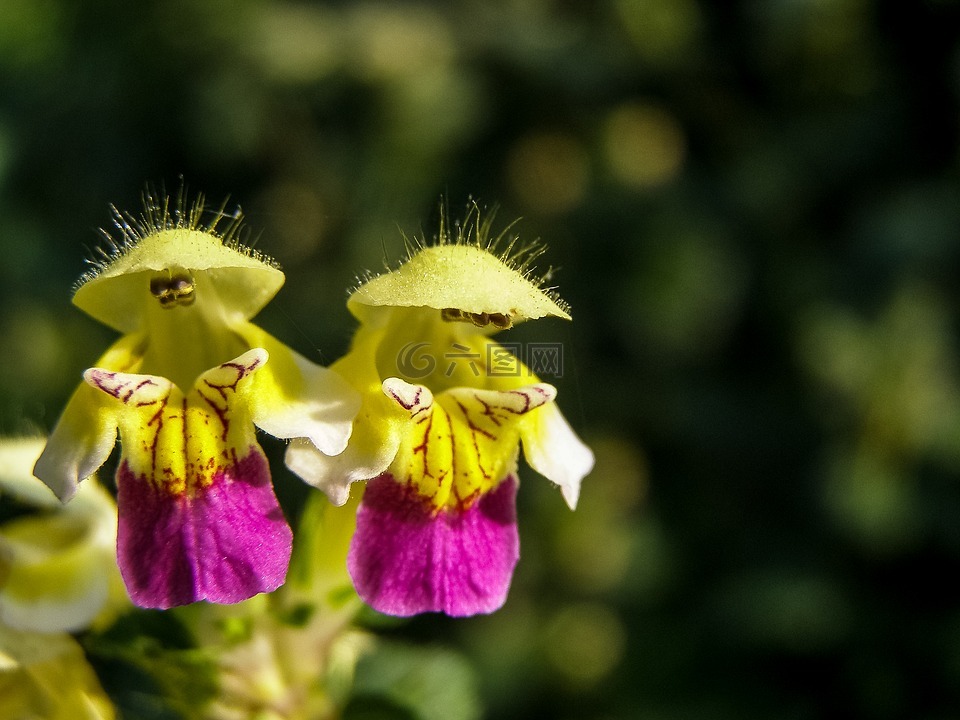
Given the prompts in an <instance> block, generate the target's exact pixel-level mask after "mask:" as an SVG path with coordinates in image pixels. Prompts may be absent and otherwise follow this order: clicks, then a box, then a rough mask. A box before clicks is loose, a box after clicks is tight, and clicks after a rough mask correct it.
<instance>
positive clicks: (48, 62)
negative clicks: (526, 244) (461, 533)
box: [0, 0, 960, 720]
mask: <svg viewBox="0 0 960 720" xmlns="http://www.w3.org/2000/svg"><path fill="white" fill-rule="evenodd" d="M958 28H960V4H958V3H957V2H956V1H952V0H916V2H895V1H893V0H889V1H880V0H775V1H771V2H756V1H747V0H739V1H738V2H732V3H726V4H721V3H708V2H705V1H704V0H596V1H595V2H575V1H573V0H569V1H561V0H492V1H487V0H449V1H448V0H444V1H442V2H441V1H440V0H435V1H433V2H427V1H424V2H409V3H407V2H404V3H391V2H386V1H382V2H372V1H368V2H367V1H365V2H345V1H344V2H326V3H309V2H290V1H287V0H229V1H228V2H223V3H203V2H191V1H189V0H145V1H143V2H136V3H130V2H122V1H121V0H90V1H89V2H82V3H79V2H71V1H69V0H4V2H3V3H2V5H0V257H2V260H0V307H2V313H0V337H2V340H3V345H2V347H3V351H2V356H3V364H2V367H0V433H2V434H4V435H15V434H22V433H32V432H36V431H46V430H49V428H50V427H51V426H52V424H53V422H54V421H55V419H56V416H57V415H58V413H59V411H60V408H61V407H62V406H63V403H64V401H65V399H66V396H67V394H68V392H69V391H70V389H71V388H73V387H74V386H75V385H76V383H77V379H78V377H79V373H80V372H81V371H82V370H83V369H84V368H86V367H88V366H89V364H90V363H91V362H92V361H93V360H94V359H95V356H96V354H97V352H98V349H99V348H101V347H103V346H104V345H105V343H106V342H107V341H108V340H109V339H111V337H112V336H111V335H110V333H109V331H108V330H107V329H105V328H102V327H99V326H97V325H96V324H95V323H94V322H93V321H92V320H90V319H89V318H87V317H85V316H83V315H82V314H81V313H79V312H77V311H75V310H74V309H72V308H71V307H70V305H69V298H70V288H71V283H72V282H73V281H74V280H75V279H76V278H77V277H78V276H79V275H80V273H81V272H82V270H83V267H84V266H83V257H84V253H85V252H87V251H88V250H89V248H91V247H93V246H95V245H96V244H97V242H98V237H97V234H96V232H95V230H94V229H95V228H96V227H98V226H100V225H103V224H105V223H107V222H108V218H109V216H108V212H107V204H108V203H115V204H116V205H117V206H118V207H120V208H122V209H129V210H136V209H137V207H138V206H139V199H138V195H139V192H140V190H141V189H142V188H143V186H144V182H145V181H151V182H158V183H159V182H165V183H166V185H167V187H168V189H171V190H175V189H176V187H178V186H179V184H180V182H181V181H180V178H181V177H183V178H184V180H185V182H186V183H187V185H188V187H189V188H191V189H193V190H198V191H203V192H205V193H206V194H207V195H208V196H209V197H210V198H211V199H212V200H214V201H219V200H220V199H222V198H223V197H224V196H226V195H227V194H229V195H230V196H231V197H232V199H233V200H235V201H237V202H239V203H241V204H242V206H243V208H244V210H245V211H246V213H247V216H248V218H249V226H250V228H251V231H252V235H251V238H250V239H251V240H254V239H256V240H258V247H260V248H261V249H262V250H264V251H265V252H267V253H269V254H270V255H272V256H274V257H275V258H276V259H277V260H278V261H279V262H280V263H281V264H282V265H283V267H284V269H285V271H286V272H287V285H286V286H285V288H284V289H283V290H282V291H281V293H280V296H279V298H278V301H277V302H275V303H274V304H272V305H271V306H270V308H268V310H267V311H265V313H264V314H263V315H262V316H261V318H260V323H261V324H262V325H263V326H264V327H266V328H267V329H268V330H270V331H271V332H273V333H274V334H276V335H278V336H280V338H281V339H283V340H284V341H286V342H288V343H289V344H291V345H293V346H294V347H296V348H297V349H298V350H300V351H301V352H304V353H306V354H308V355H310V356H311V357H312V358H313V359H319V360H322V361H324V362H330V361H332V360H333V359H335V358H336V357H338V356H339V355H340V354H342V353H343V352H344V351H345V349H346V347H347V343H348V341H349V335H350V332H351V329H352V327H353V322H352V320H351V318H350V317H349V315H348V313H347V312H346V309H345V307H344V299H345V290H346V289H347V288H348V287H349V286H350V285H351V284H352V283H353V282H354V279H355V276H356V274H357V273H359V272H361V271H363V270H365V269H372V270H377V269H379V268H380V267H382V263H383V261H384V260H386V261H388V262H391V261H395V260H396V259H398V258H399V257H400V256H401V254H402V251H403V246H402V242H401V240H400V233H399V232H398V230H397V227H398V226H399V227H400V228H402V229H404V230H405V231H407V232H408V233H413V232H417V231H418V230H419V229H420V228H421V227H422V228H423V229H424V230H425V231H426V232H427V234H428V235H429V234H430V232H432V228H435V227H436V207H437V203H438V201H439V199H440V197H441V196H445V197H447V198H448V199H449V203H450V205H451V207H452V211H453V212H454V213H455V212H456V211H457V209H458V208H459V207H460V206H462V204H463V203H464V202H466V200H467V199H468V198H469V197H471V196H472V197H474V198H476V199H477V200H478V201H479V202H480V203H481V204H493V203H499V204H500V206H501V209H500V216H499V217H500V218H501V219H502V220H503V221H504V223H506V222H507V221H509V220H512V219H513V218H515V217H517V216H522V218H523V220H522V221H521V223H520V224H519V225H518V226H516V228H517V230H518V231H519V232H520V233H521V235H522V236H524V237H527V238H534V237H540V238H542V239H543V240H545V241H546V242H547V243H548V244H549V247H550V249H549V252H548V254H547V256H546V257H545V259H544V260H543V262H544V263H553V264H554V265H555V266H557V269H556V272H555V274H554V276H553V277H554V280H555V282H556V283H557V284H558V285H559V287H560V289H561V291H562V294H563V297H564V298H565V299H567V300H568V301H569V302H570V303H571V305H572V307H573V315H574V322H573V324H572V325H569V326H567V325H564V324H562V323H560V322H559V321H558V322H544V323H537V324H531V325H530V326H529V327H523V326H521V327H519V328H517V329H515V330H512V331H510V332H511V335H510V336H509V337H505V339H508V340H511V341H517V342H531V341H537V342H553V341H561V342H562V343H563V366H562V376H559V377H552V378H551V377H546V378H545V379H547V380H550V381H553V382H555V383H556V385H557V386H558V388H559V390H560V395H559V402H560V404H561V406H562V407H563V408H564V411H565V413H566V415H567V416H568V417H569V418H570V420H571V422H572V423H573V424H574V425H575V426H576V427H577V428H578V430H579V431H581V433H582V434H583V435H584V436H585V438H586V439H587V441H588V442H591V443H592V444H593V447H594V448H595V450H596V452H597V456H598V463H597V468H596V470H595V472H594V473H593V474H592V475H591V476H590V477H588V478H587V480H586V481H585V483H584V487H583V494H582V500H581V506H580V508H579V509H578V511H577V512H576V513H573V514H571V513H569V512H568V511H567V510H566V509H565V507H564V506H563V503H562V502H561V500H560V498H559V495H558V494H557V493H555V492H552V491H551V489H550V488H549V486H548V484H547V483H543V482H539V481H534V479H533V478H532V477H531V474H530V472H529V471H528V472H527V473H526V475H525V476H524V478H523V480H524V485H523V489H522V491H521V493H520V496H521V497H520V502H521V507H520V512H521V513H522V515H523V516H524V518H523V521H522V522H521V534H522V543H523V556H522V560H521V564H520V567H519V571H518V575H517V577H516V580H515V583H514V588H513V591H512V594H511V597H510V600H509V602H508V603H507V605H506V607H505V608H504V609H503V610H502V611H501V612H499V613H497V614H495V615H493V616H490V617H481V618H475V619H470V620H456V621H455V620H449V619H444V618H437V617H423V618H419V619H417V620H415V621H412V622H407V623H401V624H389V625H388V626H387V627H382V628H380V629H379V632H380V633H381V634H383V635H385V636H387V637H389V638H391V643H390V644H388V645H386V646H385V649H384V651H382V652H381V653H380V654H378V655H375V656H372V657H370V658H368V659H367V660H365V661H363V662H361V665H360V666H359V668H358V670H357V673H358V675H357V679H356V684H355V692H356V693H357V694H356V695H355V697H354V698H353V699H352V700H351V701H349V702H348V704H347V706H346V707H347V711H346V714H347V716H348V717H354V718H361V717H362V718H372V717H378V718H379V717H417V718H434V717H445V718H446V717H454V716H456V717H462V718H474V717H478V716H480V715H483V714H485V715H486V716H488V717H495V718H505V719H507V720H509V719H510V718H526V717H531V718H532V717H553V718H578V719H579V718H587V719H590V718H595V719H596V720H608V719H611V718H640V717H655V718H658V719H662V720H680V719H685V718H736V719H737V720H741V719H743V718H770V717H790V718H818V717H825V716H827V715H835V716H838V717H839V716H845V717H862V718H878V719H885V718H903V717H912V718H913V717H923V718H947V717H952V716H954V715H955V713H956V709H957V707H960V692H958V690H957V688H960V593H958V592H957V590H956V589H954V590H951V589H950V587H949V586H950V585H951V584H954V583H953V582H952V581H951V580H950V578H951V577H953V576H954V575H956V574H957V571H958V569H960V355H958V350H960V337H958V331H960V291H958V289H957V288H958V287H960V286H958V283H957V280H956V278H957V274H958V270H960V232H958V229H960V164H958V162H960V158H958V153H957V150H958V121H960V106H958V102H957V100H958V92H960V42H958ZM85 248H87V250H85ZM278 449H279V448H278V447H277V446H274V447H273V452H274V456H275V458H277V457H278V455H277V452H276V451H277V450H278ZM275 476H276V482H277V485H278V494H279V495H280V497H281V500H282V501H283V502H284V503H285V507H286V508H287V509H288V515H290V516H291V517H296V508H297V507H298V505H299V503H301V502H302V498H303V494H304V492H305V491H304V490H303V489H302V487H301V485H300V484H298V481H296V480H295V479H294V478H292V476H290V475H289V474H287V473H285V471H284V470H283V469H282V466H281V464H280V463H276V464H275ZM371 622H375V621H374V620H371ZM393 640H395V643H394V642H393ZM417 646H421V647H417ZM94 649H95V648H94ZM450 658H453V659H452V660H451V659H450ZM94 660H95V667H99V668H100V670H101V671H104V670H105V669H108V668H107V666H108V665H109V662H108V661H106V660H103V659H101V660H100V663H99V665H97V663H96V658H94ZM437 668H443V670H438V669H437ZM438 673H439V675H438ZM106 674H107V675H109V677H107V680H106V681H105V683H104V686H105V687H106V688H107V690H108V692H110V693H111V694H112V695H113V696H114V697H115V698H126V699H127V700H128V702H129V698H130V697H132V695H131V693H133V692H134V691H135V690H136V688H133V687H132V686H130V685H129V683H135V682H136V677H135V676H130V675H127V676H126V682H127V683H128V685H126V686H125V685H124V677H125V676H123V674H122V673H120V674H117V673H114V674H112V675H111V674H110V673H106ZM438 677H448V678H449V683H438V681H437V680H438ZM451 688H453V689H459V692H457V693H454V695H455V696H456V697H451V692H450V690H451ZM448 703H449V704H448ZM444 707H447V708H449V709H450V713H454V714H445V713H444V712H442V710H443V708H444ZM165 712H168V711H165ZM156 716H157V717H170V715H163V714H157V715H156Z"/></svg>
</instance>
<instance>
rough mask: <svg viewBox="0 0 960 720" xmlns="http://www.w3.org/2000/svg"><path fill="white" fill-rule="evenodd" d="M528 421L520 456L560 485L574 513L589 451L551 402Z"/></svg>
mask: <svg viewBox="0 0 960 720" xmlns="http://www.w3.org/2000/svg"><path fill="white" fill-rule="evenodd" d="M530 420H531V422H530V423H529V424H528V425H527V426H526V427H525V428H524V429H523V430H522V431H521V438H522V440H523V455H524V457H525V458H526V459H527V463H529V465H530V467H532V468H533V469H534V470H536V471H537V472H538V473H540V474H541V475H543V476H544V477H545V478H547V480H550V481H552V482H554V483H556V484H557V485H559V486H560V491H561V492H562V493H563V499H564V500H566V501H567V505H569V506H570V509H571V510H575V509H576V507H577V500H578V499H579V497H580V481H581V480H583V478H584V476H585V475H586V474H587V473H589V472H590V471H591V470H592V469H593V462H594V457H593V451H592V450H590V448H588V447H587V446H586V445H585V444H584V442H583V441H582V440H581V439H580V438H579V437H577V434H576V433H575V432H574V431H573V428H571V427H570V423H568V422H567V420H566V418H564V417H563V413H561V412H560V409H559V408H558V407H557V406H556V405H555V404H553V403H550V404H549V405H544V406H543V407H541V408H539V409H538V410H537V411H536V413H535V414H532V415H531V416H530Z"/></svg>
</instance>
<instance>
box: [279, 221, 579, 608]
mask: <svg viewBox="0 0 960 720" xmlns="http://www.w3.org/2000/svg"><path fill="white" fill-rule="evenodd" d="M489 231H490V221H489V220H486V221H483V222H481V221H480V219H479V216H478V211H474V212H472V213H471V214H470V215H468V218H467V220H466V222H465V223H464V225H463V226H462V227H459V228H458V234H457V236H456V237H455V238H452V237H450V234H449V233H448V232H447V229H446V228H445V227H442V228H441V232H440V240H439V243H438V244H436V245H433V246H429V247H423V246H417V247H416V248H411V253H410V256H409V258H408V260H407V261H406V262H405V263H404V264H403V265H401V266H400V267H399V268H398V269H397V270H394V271H393V272H390V273H387V274H385V275H382V276H380V277H376V278H373V279H371V280H369V281H367V282H365V283H364V284H362V285H361V286H360V287H359V288H358V289H357V290H356V291H355V292H354V293H353V294H352V295H351V296H350V299H349V301H348V307H349V308H350V311H351V312H352V313H353V314H354V316H355V317H356V318H357V319H358V320H359V321H360V323H361V324H360V328H359V329H358V330H357V333H356V336H355V337H354V341H353V345H352V347H351V349H350V352H349V353H348V354H347V355H346V356H345V357H343V358H342V359H341V360H339V361H338V362H337V363H335V364H334V365H333V368H332V369H334V370H336V371H337V372H339V373H340V374H341V375H343V377H344V378H346V379H347V380H348V381H349V382H350V383H351V385H352V386H353V387H355V388H356V389H357V390H358V391H360V393H361V394H362V397H363V406H362V408H361V410H360V414H359V415H358V416H357V420H356V422H355V425H354V432H353V436H352V437H351V440H350V444H349V446H348V448H347V450H346V451H345V452H344V453H342V454H341V455H339V456H337V457H329V456H327V455H324V454H322V453H319V452H317V451H316V449H315V448H314V447H313V446H312V444H311V443H309V442H306V441H295V442H294V443H292V444H291V446H290V448H289V449H288V451H287V465H288V467H289V468H290V469H291V470H293V471H294V472H295V473H297V474H298V475H300V476H301V477H303V478H304V479H305V480H306V481H307V482H309V483H311V484H313V485H315V486H317V487H319V488H321V489H323V490H324V491H325V492H326V493H327V494H328V496H330V498H331V500H332V501H334V502H335V503H338V504H340V503H342V502H344V501H345V500H346V498H347V495H348V493H349V485H350V484H351V483H352V482H355V481H358V480H369V481H370V482H368V483H367V487H366V490H365V494H364V498H363V501H362V503H361V506H360V510H359V513H358V519H357V531H356V534H355V535H354V538H353V541H352V544H351V548H350V554H349V557H348V568H349V570H350V573H351V576H352V578H353V581H354V583H355V585H356V587H357V590H358V592H359V593H360V596H361V597H362V598H364V600H365V601H366V602H368V603H369V604H371V605H372V606H373V607H374V608H376V609H378V610H380V611H382V612H386V613H390V614H395V615H411V614H414V613H418V612H424V611H443V612H446V613H447V614H451V615H471V614H475V613H479V612H490V611H492V610H495V609H497V608H498V607H500V606H501V605H502V604H503V602H504V600H505V599H506V594H507V590H508V589H509V584H510V578H511V576H512V572H513V568H514V566H515V564H516V562H517V559H518V557H519V540H518V535H517V530H516V516H515V495H516V489H517V479H516V474H517V453H518V445H520V444H522V445H523V449H524V455H525V457H526V459H527V462H528V463H529V464H530V466H531V467H532V468H533V469H534V470H536V471H538V472H539V473H541V474H542V475H544V476H545V477H547V478H548V479H549V480H552V481H553V482H554V483H556V484H557V485H559V486H560V489H561V492H562V494H563V496H564V498H565V499H566V501H567V503H568V504H569V505H570V507H571V508H574V507H575V506H576V502H577V498H578V496H579V491H580V482H581V480H582V478H583V477H584V476H585V475H586V474H587V473H588V472H589V471H590V469H591V468H592V466H593V454H592V453H591V452H590V450H589V449H588V448H587V447H586V446H585V445H584V444H583V443H582V442H581V441H580V439H579V438H578V437H577V436H576V434H575V433H574V432H573V430H572V429H571V428H570V426H569V424H568V423H567V421H566V420H565V419H564V417H563V415H562V414H561V413H560V411H559V410H558V409H557V407H556V405H555V404H554V402H553V401H554V399H555V398H556V389H555V388H554V387H553V386H552V385H549V384H547V383H543V382H540V380H539V378H537V377H536V375H535V374H534V373H533V372H532V371H531V370H530V369H529V368H528V367H527V366H526V365H524V364H523V363H522V362H521V361H520V360H519V358H517V357H515V356H514V355H512V354H511V353H510V352H509V350H508V349H507V348H505V347H504V346H502V345H500V344H499V343H497V342H496V341H495V340H493V339H492V338H491V337H490V336H491V335H492V334H493V333H495V332H497V331H499V330H502V329H506V328H509V327H510V326H512V325H514V324H516V323H519V322H522V321H524V320H528V319H536V318H542V317H549V316H553V317H560V318H564V319H569V318H570V316H569V314H568V312H567V309H566V306H565V305H564V304H563V302H562V301H561V300H560V299H559V298H558V297H557V296H556V295H555V294H554V293H553V292H551V291H549V290H544V289H543V288H542V287H541V285H542V283H538V282H535V281H534V280H532V279H531V275H530V270H529V266H530V262H531V261H532V260H533V258H535V257H536V256H537V254H538V252H537V250H536V249H534V250H530V249H528V250H526V251H520V252H516V253H514V252H513V246H514V243H513V242H511V243H510V245H509V247H508V248H507V249H506V250H504V251H501V252H497V250H496V247H495V246H496V240H491V239H490V234H489Z"/></svg>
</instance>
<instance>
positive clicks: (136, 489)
mask: <svg viewBox="0 0 960 720" xmlns="http://www.w3.org/2000/svg"><path fill="white" fill-rule="evenodd" d="M117 489H118V495H117V505H118V509H119V527H118V533H117V555H118V562H119V565H120V572H121V574H122V575H123V579H124V582H125V583H126V585H127V591H128V592H129V594H130V598H131V599H132V600H133V602H134V603H136V604H137V605H139V606H141V607H153V608H169V607H173V606H176V605H185V604H187V603H191V602H195V601H197V600H209V601H210V602H215V603H235V602H240V601H241V600H246V599H247V598H249V597H252V596H253V595H256V594H257V593H261V592H270V591H272V590H275V589H276V588H278V587H279V586H280V585H281V584H282V583H283V581H284V578H285V577H286V573H287V566H288V564H289V561H290V548H291V543H292V535H291V532H290V527H289V526H288V525H287V523H286V520H285V519H284V517H283V512H282V511H281V509H280V506H279V504H278V503H277V499H276V496H275V495H274V494H273V486H272V485H271V483H270V470H269V466H268V464H267V460H266V458H265V457H264V455H263V452H262V451H261V450H260V448H259V447H256V446H253V447H251V448H250V452H249V453H248V454H247V455H246V457H244V458H243V459H242V460H239V461H236V462H233V463H230V464H228V465H226V466H225V467H224V468H223V469H222V470H218V471H217V472H215V473H214V475H213V482H212V483H211V484H210V485H208V486H206V487H200V488H196V489H195V490H193V491H192V492H187V493H182V494H174V493H170V492H168V491H167V490H164V489H163V488H161V487H158V486H157V485H156V484H154V483H152V482H150V481H148V480H147V479H146V478H145V477H137V476H136V475H135V474H134V473H133V472H132V471H131V470H130V468H129V466H128V464H127V462H126V461H122V462H121V464H120V468H119V470H118V471H117Z"/></svg>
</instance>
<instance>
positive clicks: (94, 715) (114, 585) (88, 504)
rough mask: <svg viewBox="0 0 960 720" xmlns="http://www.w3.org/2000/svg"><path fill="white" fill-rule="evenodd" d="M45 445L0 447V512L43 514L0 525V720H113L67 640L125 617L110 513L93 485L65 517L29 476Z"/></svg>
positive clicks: (5, 443) (3, 443)
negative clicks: (28, 509)
mask: <svg viewBox="0 0 960 720" xmlns="http://www.w3.org/2000/svg"><path fill="white" fill-rule="evenodd" d="M42 447H43V440H42V439H40V438H24V439H16V440H14V439H10V440H0V503H5V502H9V501H10V499H13V500H15V501H17V502H18V503H20V504H21V505H24V506H33V507H36V508H38V509H39V510H40V511H41V512H38V513H34V514H27V515H22V516H18V517H16V518H15V519H13V520H10V521H8V522H6V523H4V524H3V525H0V717H3V718H51V719H55V718H63V720H68V719H72V718H83V719H85V720H96V719H103V720H107V719H110V718H113V717H114V716H115V715H114V711H113V708H112V706H111V705H110V702H109V700H108V699H107V697H106V694H105V693H104V692H103V689H102V688H101V687H100V684H99V682H98V681H97V678H96V676H95V675H94V673H93V670H92V669H91V668H90V666H89V665H88V664H87V661H86V658H85V656H84V654H83V650H82V649H81V647H80V646H79V645H78V644H77V643H76V641H74V640H73V638H72V637H70V636H69V635H68V634H67V633H68V632H74V631H78V630H83V629H85V628H87V627H90V626H91V624H104V623H106V622H109V621H110V619H111V618H112V617H113V616H114V615H115V614H116V612H117V611H119V610H121V609H123V608H125V607H128V606H129V600H128V599H127V596H126V593H125V592H124V591H123V586H122V584H121V582H120V574H119V572H118V570H117V562H116V551H115V548H114V546H115V542H116V527H117V509H116V505H114V503H113V499H112V498H111V497H110V495H109V494H107V493H106V492H105V491H104V490H103V488H101V487H100V486H99V485H98V484H97V483H96V480H94V479H90V480H88V481H87V482H86V483H84V485H83V487H82V488H80V491H79V493H78V494H77V497H76V499H75V500H74V502H72V503H71V504H70V505H68V506H66V507H63V506H61V505H60V503H59V502H57V499H56V498H55V497H54V496H53V493H51V492H50V490H49V489H48V488H46V487H44V485H43V484H42V483H41V482H40V481H39V480H37V479H36V478H34V477H32V476H31V475H30V468H31V467H32V466H33V463H34V462H35V461H36V459H37V456H38V455H39V454H40V450H41V448H42Z"/></svg>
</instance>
